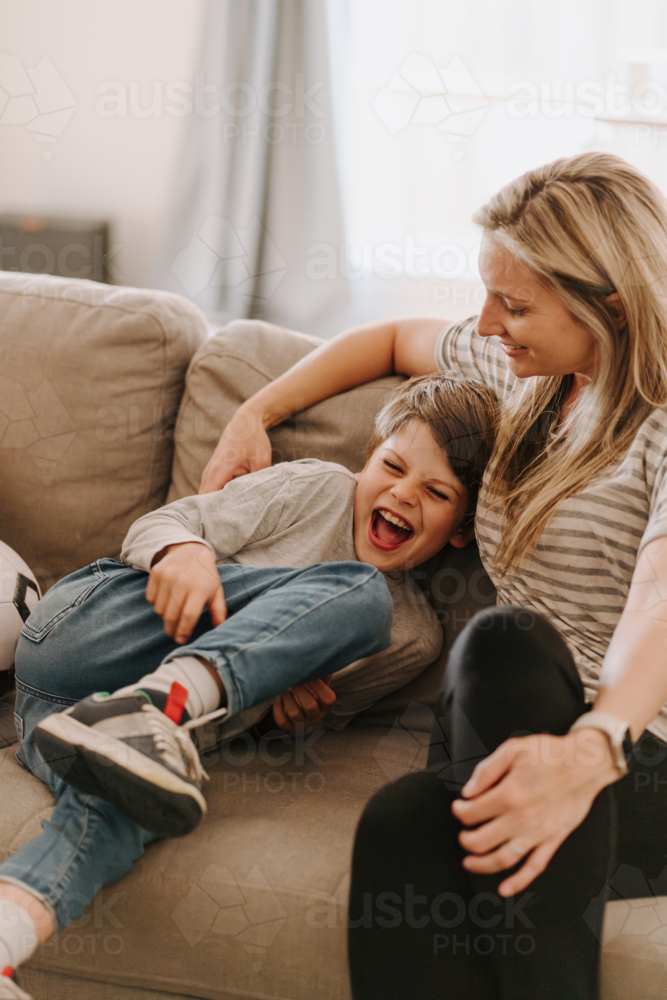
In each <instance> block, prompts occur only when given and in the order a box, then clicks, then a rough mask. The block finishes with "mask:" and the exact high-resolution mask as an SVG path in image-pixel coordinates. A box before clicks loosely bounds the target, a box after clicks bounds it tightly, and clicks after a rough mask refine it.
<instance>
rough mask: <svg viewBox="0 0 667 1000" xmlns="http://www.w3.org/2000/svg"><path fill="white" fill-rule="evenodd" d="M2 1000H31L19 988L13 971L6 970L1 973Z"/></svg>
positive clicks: (0, 991) (0, 992)
mask: <svg viewBox="0 0 667 1000" xmlns="http://www.w3.org/2000/svg"><path fill="white" fill-rule="evenodd" d="M0 1000H31V998H30V997H29V996H28V994H27V993H24V992H23V990H22V989H21V988H20V986H18V984H17V982H16V980H15V979H14V970H13V969H5V971H4V972H2V973H0Z"/></svg>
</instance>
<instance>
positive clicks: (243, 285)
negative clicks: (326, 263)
mask: <svg viewBox="0 0 667 1000" xmlns="http://www.w3.org/2000/svg"><path fill="white" fill-rule="evenodd" d="M256 247H261V264H260V266H259V269H258V268H257V267H256V265H255V262H254V260H255V259H256V254H255V253H253V248H256ZM286 270H287V263H286V261H285V260H284V259H283V257H282V256H281V254H280V252H279V250H278V248H277V247H276V245H275V243H273V241H272V240H271V239H270V237H269V235H268V233H267V232H266V230H265V229H264V227H263V226H262V224H261V223H260V221H259V219H257V218H255V219H253V220H252V222H251V223H250V224H249V225H248V226H247V227H246V228H245V229H235V228H234V226H233V225H232V224H231V222H229V220H228V219H223V218H222V216H219V215H209V216H208V218H207V219H206V221H205V222H204V224H203V226H202V227H201V229H199V231H198V232H197V233H196V234H195V235H194V236H193V237H192V239H191V240H190V242H189V243H188V245H187V247H185V248H184V249H183V250H181V252H180V253H179V255H178V256H177V258H176V260H175V261H174V263H173V265H172V271H173V272H174V274H175V275H176V277H177V278H178V280H179V281H180V283H181V285H182V286H183V288H184V289H185V291H186V293H187V294H188V295H189V296H190V298H196V296H197V295H199V294H200V293H201V292H203V291H204V289H206V288H223V287H224V288H228V289H231V290H234V291H235V292H236V293H237V294H238V295H240V296H241V297H242V298H243V299H244V300H245V301H246V302H251V303H254V302H255V301H256V299H257V286H258V285H259V286H260V294H261V297H262V298H263V299H264V300H266V299H268V298H269V297H270V296H271V295H273V293H274V292H275V290H276V288H277V287H278V285H279V284H280V281H281V279H282V277H283V275H284V274H285V271H286Z"/></svg>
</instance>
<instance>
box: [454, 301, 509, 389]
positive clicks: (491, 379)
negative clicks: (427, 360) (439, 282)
mask: <svg viewBox="0 0 667 1000" xmlns="http://www.w3.org/2000/svg"><path fill="white" fill-rule="evenodd" d="M477 319H478V317H477V316H470V317H468V319H464V320H461V321H460V322H458V323H452V324H450V325H449V326H447V327H445V329H444V330H443V331H442V333H441V334H440V336H439V338H438V341H437V344H436V349H435V358H436V364H437V366H438V369H439V370H440V371H446V370H447V369H449V368H453V369H455V370H456V371H460V372H461V373H462V374H463V375H465V376H466V377H467V378H477V379H480V380H481V381H482V382H485V383H486V385H488V386H489V387H490V388H491V389H493V391H494V392H495V394H496V395H497V396H498V397H499V398H503V397H504V396H507V395H508V394H509V393H510V392H511V391H512V388H513V386H514V383H515V382H516V378H515V377H514V375H512V373H511V372H510V371H509V370H508V368H507V364H506V362H505V355H504V354H503V351H502V348H501V346H500V343H499V342H498V339H497V338H496V337H480V335H479V333H478V332H477Z"/></svg>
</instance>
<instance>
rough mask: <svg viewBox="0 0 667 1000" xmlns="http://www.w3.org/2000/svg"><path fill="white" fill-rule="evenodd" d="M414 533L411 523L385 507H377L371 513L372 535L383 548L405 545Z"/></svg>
mask: <svg viewBox="0 0 667 1000" xmlns="http://www.w3.org/2000/svg"><path fill="white" fill-rule="evenodd" d="M413 535H414V530H413V528H412V526H411V525H410V524H408V522H407V521H406V520H404V519H403V518H402V517H398V516H397V515H396V514H393V513H392V512H391V511H390V510H387V509H386V508H384V507H378V508H376V509H375V510H374V511H373V513H372V515H371V536H372V538H373V541H374V542H375V544H376V545H377V544H379V545H380V547H381V548H383V549H388V548H396V547H397V546H399V545H404V544H405V542H407V541H408V539H409V538H412V536H413Z"/></svg>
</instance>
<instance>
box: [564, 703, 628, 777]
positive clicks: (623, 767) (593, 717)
mask: <svg viewBox="0 0 667 1000" xmlns="http://www.w3.org/2000/svg"><path fill="white" fill-rule="evenodd" d="M578 729H598V730H600V732H603V733H604V734H605V736H606V737H607V739H608V741H609V747H610V749H611V753H612V757H613V759H614V764H615V765H616V767H617V769H618V770H619V771H620V773H621V774H622V775H625V774H627V773H628V761H629V757H630V753H631V752H632V741H631V739H630V730H629V726H628V723H627V722H626V721H625V720H624V719H619V718H618V717H617V716H616V715H611V713H609V712H596V711H592V712H585V713H584V715H581V716H579V718H578V719H577V720H576V722H574V723H573V725H571V726H570V732H571V733H573V732H576V731H577V730H578Z"/></svg>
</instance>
